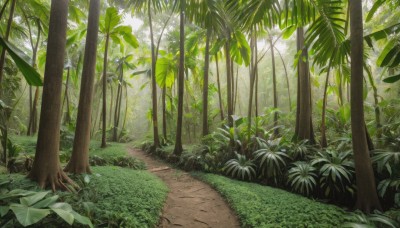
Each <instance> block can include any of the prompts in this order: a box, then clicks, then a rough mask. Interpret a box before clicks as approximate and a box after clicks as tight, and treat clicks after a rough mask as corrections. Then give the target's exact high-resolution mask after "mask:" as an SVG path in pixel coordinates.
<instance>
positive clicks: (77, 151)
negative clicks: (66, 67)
mask: <svg viewBox="0 0 400 228" xmlns="http://www.w3.org/2000/svg"><path fill="white" fill-rule="evenodd" d="M99 16H100V0H90V6H89V19H88V28H87V34H86V45H85V56H84V60H83V61H84V62H83V69H82V79H81V89H80V95H79V105H78V116H77V120H76V129H75V138H74V146H73V149H72V155H71V159H70V160H69V162H68V164H67V166H66V167H65V169H64V170H65V171H67V172H71V173H75V174H81V173H90V166H89V144H90V123H91V117H92V102H93V82H94V77H95V70H96V56H97V38H98V30H99Z"/></svg>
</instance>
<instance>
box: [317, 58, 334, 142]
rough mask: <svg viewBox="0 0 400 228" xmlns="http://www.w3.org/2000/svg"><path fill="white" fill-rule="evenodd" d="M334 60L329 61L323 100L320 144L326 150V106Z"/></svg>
mask: <svg viewBox="0 0 400 228" xmlns="http://www.w3.org/2000/svg"><path fill="white" fill-rule="evenodd" d="M332 56H333V55H332ZM332 60H333V58H331V59H330V60H329V65H328V69H327V72H326V79H325V86H324V97H323V99H322V117H321V142H320V144H321V147H322V148H326V147H327V146H328V142H327V140H326V124H325V120H326V106H327V100H328V85H329V73H330V71H331V67H332Z"/></svg>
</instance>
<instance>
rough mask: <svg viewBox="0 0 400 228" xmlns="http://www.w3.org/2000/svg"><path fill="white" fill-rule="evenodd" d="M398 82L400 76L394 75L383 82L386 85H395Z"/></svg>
mask: <svg viewBox="0 0 400 228" xmlns="http://www.w3.org/2000/svg"><path fill="white" fill-rule="evenodd" d="M398 80H400V74H397V75H392V76H389V77H387V78H385V79H383V81H384V82H386V83H395V82H397V81H398Z"/></svg>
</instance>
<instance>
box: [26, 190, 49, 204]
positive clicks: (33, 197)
mask: <svg viewBox="0 0 400 228" xmlns="http://www.w3.org/2000/svg"><path fill="white" fill-rule="evenodd" d="M47 194H49V191H47V192H38V193H36V194H34V195H31V196H26V197H23V198H21V199H20V200H19V201H20V202H21V204H23V205H26V206H31V205H33V204H35V203H37V202H39V201H40V200H42V199H43V198H44V197H46V195H47Z"/></svg>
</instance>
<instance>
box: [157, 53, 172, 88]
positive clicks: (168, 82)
mask: <svg viewBox="0 0 400 228" xmlns="http://www.w3.org/2000/svg"><path fill="white" fill-rule="evenodd" d="M175 64H176V63H175V61H174V60H173V58H172V57H171V58H168V57H162V58H159V59H158V60H157V66H156V82H157V84H158V86H160V87H161V88H163V87H164V86H166V87H167V88H170V87H171V86H172V85H173V84H174V81H175V72H174V69H175V68H174V67H175Z"/></svg>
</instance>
